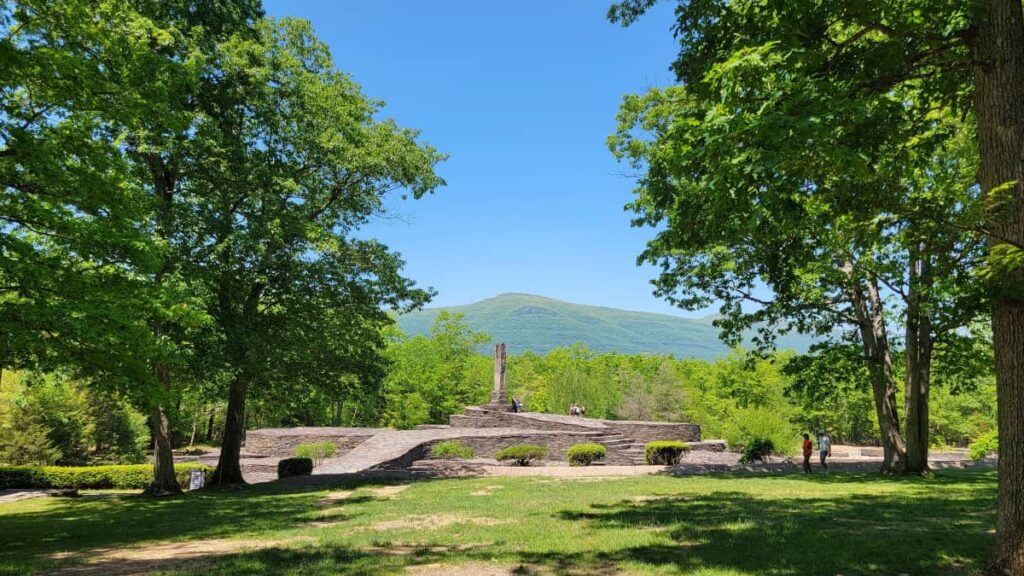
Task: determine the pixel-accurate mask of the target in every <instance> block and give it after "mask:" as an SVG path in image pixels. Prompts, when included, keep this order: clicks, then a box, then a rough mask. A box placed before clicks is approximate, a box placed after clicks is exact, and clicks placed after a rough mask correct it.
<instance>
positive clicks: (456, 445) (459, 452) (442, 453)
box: [430, 440, 474, 460]
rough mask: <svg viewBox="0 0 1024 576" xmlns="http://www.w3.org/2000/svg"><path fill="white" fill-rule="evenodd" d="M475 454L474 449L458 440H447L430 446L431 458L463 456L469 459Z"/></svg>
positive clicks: (464, 458)
mask: <svg viewBox="0 0 1024 576" xmlns="http://www.w3.org/2000/svg"><path fill="white" fill-rule="evenodd" d="M473 455H474V452H473V449H472V448H470V447H469V446H466V445H464V444H463V443H462V442H459V441H458V440H445V441H444V442H438V443H437V444H434V445H433V446H431V447H430V457H431V458H462V459H463V460H468V459H469V458H472V457H473Z"/></svg>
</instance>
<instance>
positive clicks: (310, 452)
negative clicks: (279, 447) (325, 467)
mask: <svg viewBox="0 0 1024 576" xmlns="http://www.w3.org/2000/svg"><path fill="white" fill-rule="evenodd" d="M337 450H338V445H337V444H335V443H334V442H310V443H309V444H299V445H298V446H296V447H295V457H296V458H309V459H310V460H312V461H313V465H314V466H319V465H320V464H321V463H322V462H323V461H324V460H326V459H327V458H330V457H331V456H334V453H335V452H337Z"/></svg>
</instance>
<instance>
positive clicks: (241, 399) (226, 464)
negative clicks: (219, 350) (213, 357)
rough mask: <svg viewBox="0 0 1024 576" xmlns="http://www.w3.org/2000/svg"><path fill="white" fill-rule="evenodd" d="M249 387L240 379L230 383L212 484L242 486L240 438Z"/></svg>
mask: <svg viewBox="0 0 1024 576" xmlns="http://www.w3.org/2000/svg"><path fill="white" fill-rule="evenodd" d="M248 391H249V385H248V382H246V381H245V380H244V379H243V378H241V377H236V378H235V379H234V380H232V381H231V390H230V392H229V394H228V411H227V419H226V420H225V422H224V441H223V442H222V443H221V447H220V459H219V460H218V461H217V470H216V471H214V473H213V478H212V479H211V480H210V482H211V483H213V484H218V485H220V484H244V483H245V479H244V478H242V466H241V462H240V458H241V454H242V438H243V437H244V436H245V397H246V395H247V394H248Z"/></svg>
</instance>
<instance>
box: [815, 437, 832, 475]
mask: <svg viewBox="0 0 1024 576" xmlns="http://www.w3.org/2000/svg"><path fill="white" fill-rule="evenodd" d="M818 454H819V455H820V456H821V467H822V468H824V469H825V474H826V475H827V474H828V463H827V462H825V458H827V457H829V456H831V455H832V441H831V440H829V438H828V434H826V433H825V431H824V430H822V431H821V432H819V433H818Z"/></svg>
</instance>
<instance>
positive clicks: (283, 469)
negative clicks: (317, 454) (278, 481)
mask: <svg viewBox="0 0 1024 576" xmlns="http://www.w3.org/2000/svg"><path fill="white" fill-rule="evenodd" d="M312 473H313V461H312V460H311V459H309V458H285V459H284V460H281V461H280V462H278V463H277V477H278V478H288V477H289V476H309V475H310V474H312Z"/></svg>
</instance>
